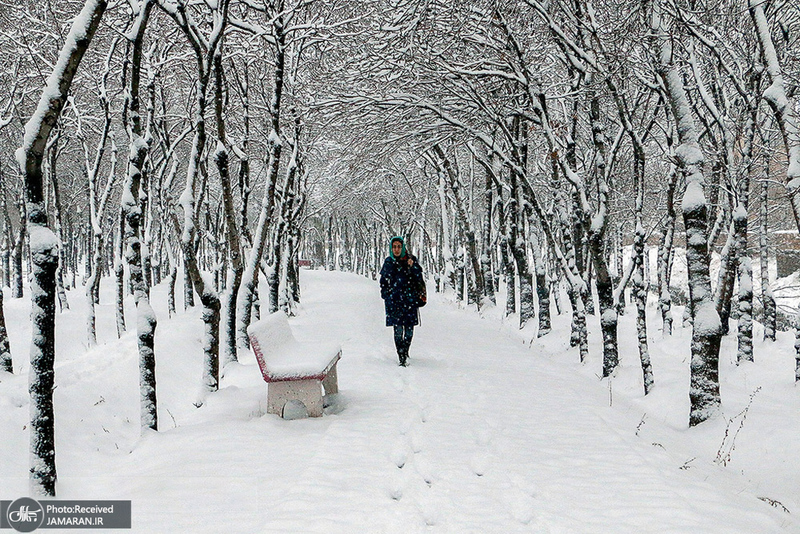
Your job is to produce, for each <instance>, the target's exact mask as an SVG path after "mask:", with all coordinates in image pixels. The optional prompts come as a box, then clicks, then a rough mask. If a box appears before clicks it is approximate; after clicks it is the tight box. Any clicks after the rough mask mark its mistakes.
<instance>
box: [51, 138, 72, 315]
mask: <svg viewBox="0 0 800 534" xmlns="http://www.w3.org/2000/svg"><path fill="white" fill-rule="evenodd" d="M58 138H59V137H58V136H57V137H56V139H55V140H54V141H53V143H52V145H51V146H50V147H49V151H50V157H49V158H48V162H49V165H48V166H47V175H48V177H49V178H50V179H49V180H48V181H49V182H50V186H51V187H52V192H53V208H54V210H53V211H54V220H53V223H54V224H53V231H54V232H55V234H56V236H57V237H58V240H59V247H58V267H57V268H56V293H57V295H58V305H59V307H60V309H61V311H64V310H68V309H69V302H68V301H67V291H66V290H65V289H64V266H65V258H64V247H63V242H64V231H63V227H62V224H61V195H60V193H59V189H58V179H57V176H56V160H57V157H58V150H57V143H58Z"/></svg>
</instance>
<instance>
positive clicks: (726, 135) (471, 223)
mask: <svg viewBox="0 0 800 534" xmlns="http://www.w3.org/2000/svg"><path fill="white" fill-rule="evenodd" d="M75 13H79V14H78V15H77V16H75ZM0 18H2V19H4V23H7V24H4V27H5V28H7V30H5V31H4V32H3V33H2V34H1V35H0V40H2V41H3V43H2V44H3V46H2V47H0V50H4V51H6V52H3V53H0V62H2V64H3V66H4V68H3V69H2V71H1V72H0V91H2V102H1V103H0V107H2V111H1V112H0V143H2V150H3V153H5V154H6V157H5V158H3V159H2V160H0V173H1V174H0V185H1V186H2V187H0V202H2V204H3V206H2V208H3V209H2V212H3V217H2V220H0V225H1V226H2V243H0V244H1V245H2V246H1V247H0V248H1V249H2V250H1V252H2V254H0V259H2V264H0V268H1V270H2V272H3V278H4V279H3V286H5V287H10V288H11V297H12V298H17V297H21V296H22V292H23V290H24V284H23V275H24V273H25V271H26V266H27V270H28V271H29V272H30V280H31V281H30V290H31V297H32V305H33V314H32V318H33V322H34V335H33V347H32V351H31V358H32V360H31V362H32V365H31V377H32V378H31V395H32V402H31V407H32V413H31V416H32V426H31V428H32V429H33V431H32V433H31V439H32V442H31V443H32V450H33V452H34V454H33V463H32V470H31V473H32V481H33V484H34V491H36V492H38V493H44V494H49V495H53V494H54V492H55V480H56V470H55V449H54V444H53V410H52V390H53V385H54V382H53V362H54V357H55V345H54V328H55V321H56V302H57V301H58V303H59V306H60V307H61V309H66V307H68V305H69V303H68V301H67V293H66V291H65V288H66V287H69V286H72V287H76V286H77V285H78V284H79V283H82V284H83V287H84V288H85V295H86V299H87V303H88V308H89V310H90V312H89V314H88V317H87V334H86V336H87V344H88V345H89V346H91V345H93V344H95V343H96V342H97V332H96V326H95V311H94V310H95V305H96V304H97V303H98V301H99V287H100V280H101V278H102V277H104V276H111V277H113V278H114V279H115V282H116V286H115V287H116V300H117V334H118V335H121V334H122V332H124V331H125V329H126V327H127V325H128V324H129V323H130V322H131V321H130V318H126V317H125V315H124V313H123V307H122V302H123V299H124V297H125V295H126V292H131V293H132V294H133V298H134V300H135V303H136V309H137V317H136V318H135V324H136V329H137V342H138V346H139V355H140V381H141V406H142V410H141V412H142V418H141V426H142V429H143V431H147V430H148V429H157V428H158V419H157V414H158V411H157V399H158V397H157V394H156V381H155V373H154V369H155V358H156V357H157V354H158V347H157V346H155V331H156V328H157V324H158V318H157V317H156V314H155V313H154V312H153V308H152V306H151V305H150V297H149V294H150V288H151V287H152V286H153V285H156V284H158V283H161V282H162V280H163V281H164V283H165V284H166V285H167V288H168V295H169V298H170V303H169V310H170V314H172V313H176V310H175V299H174V292H175V287H176V285H177V282H178V279H179V276H178V273H179V272H180V273H181V276H180V278H181V279H182V280H183V287H184V303H185V305H186V306H189V305H193V302H194V298H195V295H197V297H198V298H199V301H200V302H199V303H200V306H202V310H203V312H202V318H203V322H204V329H205V335H204V338H203V339H204V342H203V343H204V355H203V358H204V361H205V365H204V374H203V377H202V378H201V383H202V387H203V391H204V392H205V393H208V392H212V391H214V390H216V389H217V388H218V384H219V375H220V369H221V368H222V367H224V365H225V364H226V363H228V362H231V361H235V360H236V359H237V353H238V351H239V350H241V349H242V348H246V347H247V343H248V341H247V335H246V328H247V325H248V324H249V323H250V322H252V321H253V320H254V318H256V317H257V316H258V313H259V310H260V309H261V307H262V303H266V309H267V310H268V311H269V312H272V311H275V310H278V309H281V308H282V309H284V310H287V311H288V312H290V313H291V310H292V307H293V303H294V302H296V301H298V300H299V298H300V293H299V272H298V260H299V257H300V255H301V254H302V255H303V256H305V257H306V258H314V259H315V260H316V261H317V263H318V264H320V265H324V266H325V268H328V269H333V268H340V269H345V270H353V271H357V272H361V273H364V274H368V275H371V276H375V275H376V271H377V270H378V269H379V267H380V265H381V262H382V259H383V257H385V255H386V253H387V239H388V237H389V236H390V235H395V234H402V235H405V236H407V238H408V241H409V243H411V245H412V246H413V247H414V248H415V249H416V250H417V251H418V255H419V256H420V258H421V260H422V261H423V262H424V264H425V267H426V270H427V271H428V272H429V273H431V274H432V276H433V280H434V282H435V285H436V287H437V289H439V290H443V291H453V292H454V293H455V294H456V295H457V296H458V297H459V298H463V299H464V300H465V301H466V302H467V303H469V304H473V305H475V306H476V307H478V308H479V309H482V308H484V307H486V306H493V305H499V306H503V309H504V310H505V313H506V314H507V315H512V314H517V316H518V318H519V324H520V327H522V326H525V325H526V324H528V323H531V322H534V320H535V319H538V321H536V322H537V332H538V335H539V336H544V335H548V334H549V332H550V331H551V325H550V311H551V304H552V305H553V306H554V307H555V311H556V312H558V313H561V312H562V311H566V310H567V309H569V310H571V314H572V332H571V339H570V341H571V344H572V345H573V346H574V347H577V352H578V354H579V357H580V359H581V360H584V359H585V358H586V356H587V354H588V351H589V344H588V340H587V328H588V325H589V324H591V323H592V322H593V321H596V320H597V318H598V317H599V326H600V329H601V332H602V337H603V349H602V350H603V376H604V377H607V376H610V375H612V373H613V372H614V370H615V368H616V367H617V365H618V362H619V355H618V353H619V349H618V340H617V321H618V316H619V314H620V313H622V312H623V311H624V301H625V291H626V288H629V290H630V294H631V296H632V298H633V300H634V302H635V309H636V314H637V331H638V341H639V343H638V346H639V356H640V360H641V365H642V377H643V386H644V393H645V394H646V393H648V392H649V391H650V390H651V388H652V387H653V386H654V385H655V384H656V376H655V374H654V372H653V369H652V365H651V363H650V357H649V349H648V339H649V337H648V332H647V324H648V323H647V321H646V318H647V311H648V308H647V295H648V290H649V288H648V278H649V277H648V276H647V273H646V272H645V271H646V269H647V268H648V262H647V260H646V258H645V249H646V247H647V246H648V243H650V244H655V243H657V245H656V246H657V247H658V267H657V269H656V270H655V273H650V274H652V275H653V278H655V279H656V288H655V291H656V292H657V295H658V307H659V312H660V314H661V318H662V322H663V332H664V334H665V335H669V334H670V333H671V330H672V324H673V317H672V306H673V295H674V293H675V289H676V288H675V287H674V286H675V284H674V283H671V274H672V272H673V268H672V267H673V262H674V261H675V260H674V258H675V257H676V250H677V249H680V250H683V251H685V258H686V266H687V270H688V287H687V288H686V290H687V293H688V302H687V305H686V307H685V309H686V316H685V320H687V321H689V322H691V323H692V324H693V336H692V346H691V355H692V359H691V369H692V372H691V377H692V381H691V387H690V392H689V393H690V397H691V412H690V416H689V422H690V424H691V425H694V424H698V423H700V422H702V421H704V420H705V419H707V418H708V417H710V416H711V415H712V414H713V413H714V412H715V410H716V408H717V407H718V405H719V403H720V396H719V386H718V377H717V367H718V358H719V344H720V338H721V336H722V335H724V334H725V333H727V329H728V328H729V320H728V319H729V317H730V316H731V315H732V314H734V315H735V316H736V317H738V322H737V323H736V327H737V331H738V343H739V348H738V355H739V359H740V360H752V359H753V357H754V355H753V342H752V338H753V334H752V332H753V330H752V329H753V326H752V325H753V320H752V317H753V309H754V292H753V282H752V280H753V276H752V267H751V256H755V251H756V250H757V252H758V257H759V263H760V267H761V273H762V276H761V277H760V278H761V291H760V304H761V308H762V310H763V319H764V325H765V330H764V331H765V337H766V338H768V339H771V340H774V338H775V322H776V318H775V317H776V306H775V302H774V299H772V297H771V292H770V288H769V280H768V276H766V273H767V271H768V246H767V245H768V241H767V237H768V232H769V229H770V228H775V227H780V225H782V224H785V223H786V222H791V223H792V224H793V225H795V227H797V226H800V192H798V188H797V184H800V181H798V179H800V137H799V136H798V122H797V121H798V109H797V107H796V106H795V104H794V101H795V95H796V92H797V87H798V83H797V82H798V73H799V72H800V70H799V64H798V57H800V56H798V51H800V41H799V40H798V35H800V17H798V14H797V12H796V10H792V9H790V2H787V1H781V0H773V1H771V2H759V1H757V0H747V1H746V0H742V1H733V0H731V1H728V2H722V3H717V4H713V5H712V4H710V3H704V2H682V1H681V0H648V1H646V2H627V1H626V0H614V1H608V2H601V3H596V2H594V1H592V0H559V1H551V2H548V3H544V2H539V1H538V0H524V1H522V2H516V1H514V2H512V1H505V0H481V1H479V2H471V3H468V5H462V4H461V3H459V2H449V1H430V0H385V1H384V0H363V1H352V2H346V3H345V2H338V1H335V0H312V1H307V0H305V1H301V0H297V1H294V0H216V1H214V2H189V1H185V0H125V1H118V2H107V1H106V0H86V1H85V2H83V1H80V2H79V1H78V0H69V1H66V2H61V3H59V4H58V5H55V4H53V3H47V2H46V3H44V4H43V3H41V2H21V3H19V4H18V5H5V4H3V5H2V6H1V7H0ZM43 87H44V89H42V88H43ZM20 146H21V148H20V149H19V150H17V151H16V159H14V158H12V157H11V155H12V154H14V152H15V150H16V147H20ZM126 149H127V158H124V157H122V156H121V154H125V153H126V152H124V150H126ZM778 183H780V184H781V185H780V186H778V185H777V184H778ZM770 184H773V186H772V187H771V188H770ZM751 196H752V197H753V202H751ZM17 199H24V202H23V201H17ZM774 200H779V201H780V202H774ZM785 200H789V202H785ZM752 206H757V207H758V208H759V209H758V210H755V209H753V207H752ZM770 207H773V208H774V209H771V210H770ZM679 212H680V213H681V215H682V217H678V213H679ZM792 216H794V217H792ZM753 221H756V222H758V232H757V235H758V240H757V242H758V246H757V247H756V246H753V245H752V244H753V243H756V240H755V239H754V237H753V235H752V234H753V232H752V231H750V228H749V224H750V223H752V222H753ZM628 245H630V248H631V257H630V261H629V262H628V263H627V267H626V268H623V266H624V265H623V261H622V258H623V255H624V254H623V249H624V248H625V247H626V246H628ZM715 250H717V251H718V252H719V255H720V263H721V267H720V271H719V272H720V274H719V277H718V280H716V281H713V280H712V279H711V275H710V271H709V262H710V257H711V252H712V251H715ZM262 275H263V276H264V277H265V282H266V284H264V285H262V286H261V287H262V288H263V287H266V288H268V289H267V293H268V294H267V295H259V292H258V288H259V279H260V278H261V277H262ZM501 283H505V284H506V286H507V288H509V290H508V291H506V292H505V294H506V301H505V302H504V303H498V302H497V291H498V289H499V288H500V285H501ZM562 286H564V287H566V289H567V296H568V301H569V306H567V303H566V302H562V301H561V298H560V297H561V291H560V288H561V287H562ZM737 287H738V293H737V294H734V291H735V289H736V288H737ZM678 289H680V288H678ZM0 296H2V295H0ZM0 308H1V307H0ZM798 335H799V336H800V333H799V334H798ZM798 347H800V343H798ZM798 351H799V352H798V354H799V356H798V367H797V369H798V371H797V376H798V378H799V379H800V348H799V349H798ZM0 364H2V366H3V369H4V370H6V371H9V372H13V369H12V365H11V358H10V353H9V350H8V344H7V338H6V336H5V335H4V325H3V321H2V315H1V314H0ZM202 402H203V398H202V395H201V397H200V398H198V399H197V400H196V404H197V405H200V404H202Z"/></svg>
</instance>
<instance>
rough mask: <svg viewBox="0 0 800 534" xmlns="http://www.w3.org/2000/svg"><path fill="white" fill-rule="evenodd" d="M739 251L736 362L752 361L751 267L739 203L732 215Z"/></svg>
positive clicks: (743, 212)
mask: <svg viewBox="0 0 800 534" xmlns="http://www.w3.org/2000/svg"><path fill="white" fill-rule="evenodd" d="M733 225H734V229H735V232H736V241H737V244H736V248H737V250H739V255H738V256H739V258H738V259H739V261H738V264H739V336H738V341H739V345H738V350H737V352H736V361H737V362H741V361H750V362H752V361H753V267H752V265H751V261H750V257H749V256H748V255H747V208H746V204H745V202H743V201H740V202H739V205H738V206H737V207H736V211H734V213H733Z"/></svg>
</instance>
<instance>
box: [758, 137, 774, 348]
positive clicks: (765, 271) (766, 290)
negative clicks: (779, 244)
mask: <svg viewBox="0 0 800 534" xmlns="http://www.w3.org/2000/svg"><path fill="white" fill-rule="evenodd" d="M765 154H770V151H769V150H765ZM766 159H767V163H766V170H767V172H768V171H769V157H767V158H766ZM765 176H768V174H765ZM768 202H769V182H768V181H767V180H762V182H761V218H760V221H759V223H760V224H759V227H758V252H759V264H760V266H761V305H762V307H763V309H764V319H763V320H764V341H767V340H769V341H775V330H776V329H777V322H778V309H777V306H776V305H775V297H773V295H772V287H771V286H770V283H769V248H768V237H769V233H768V231H769V220H768V213H769V209H768V207H767V203H768Z"/></svg>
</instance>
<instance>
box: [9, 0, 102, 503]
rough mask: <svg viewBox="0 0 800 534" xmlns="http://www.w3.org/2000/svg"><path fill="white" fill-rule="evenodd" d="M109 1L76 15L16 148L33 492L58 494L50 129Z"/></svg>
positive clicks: (95, 0) (97, 0)
mask: <svg viewBox="0 0 800 534" xmlns="http://www.w3.org/2000/svg"><path fill="white" fill-rule="evenodd" d="M105 9H106V2H105V0H88V1H87V2H86V4H85V5H84V7H83V10H82V11H81V14H80V15H79V16H78V17H77V18H76V19H75V22H74V24H73V26H72V28H71V29H70V32H69V34H68V35H67V37H66V39H65V42H64V45H63V47H62V49H61V51H60V53H59V61H58V62H57V63H56V66H55V68H54V69H53V71H52V73H51V74H50V76H49V77H48V79H47V85H46V87H45V89H44V91H43V92H42V96H41V98H40V100H39V105H38V107H37V110H36V112H35V113H34V114H33V116H32V117H31V118H30V120H29V121H28V123H27V124H26V125H25V138H24V140H23V145H22V147H21V149H20V150H19V151H18V152H17V155H18V160H19V163H20V167H21V170H22V172H23V174H24V175H25V191H26V194H25V198H26V201H27V230H28V235H29V236H30V249H31V259H32V274H33V279H32V281H31V318H32V342H31V353H30V354H31V368H30V380H29V384H30V385H29V391H30V394H31V430H30V436H31V469H30V481H31V491H32V493H33V494H36V495H46V496H51V497H52V496H55V493H56V478H57V475H56V462H55V424H54V423H55V421H54V413H53V389H54V387H55V381H54V377H55V373H54V369H53V364H54V362H55V291H56V280H55V275H56V269H57V267H58V239H57V238H56V236H55V234H54V233H53V231H52V230H51V229H50V228H49V227H48V221H47V212H46V211H45V206H44V196H45V195H44V191H45V184H44V180H43V175H42V162H43V159H44V155H45V147H46V146H47V139H48V137H49V136H50V132H51V131H52V129H53V127H54V126H55V124H56V122H57V121H58V118H59V116H60V115H61V110H62V109H63V107H64V104H65V102H66V99H67V95H68V93H69V89H70V86H71V84H72V80H73V78H74V76H75V73H76V71H77V70H78V66H79V65H80V63H81V60H82V59H83V55H84V53H85V52H86V50H87V48H88V47H89V44H90V43H91V41H92V38H93V37H94V33H95V31H96V30H97V27H98V26H99V24H100V19H101V18H102V16H103V13H104V12H105Z"/></svg>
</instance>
